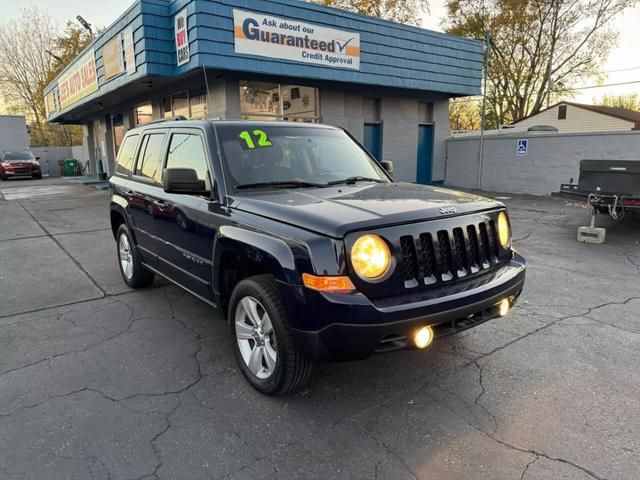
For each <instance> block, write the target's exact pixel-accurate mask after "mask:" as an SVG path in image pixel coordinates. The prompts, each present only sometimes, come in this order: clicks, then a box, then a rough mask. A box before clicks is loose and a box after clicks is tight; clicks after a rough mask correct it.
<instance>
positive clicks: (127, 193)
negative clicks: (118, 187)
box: [124, 190, 133, 197]
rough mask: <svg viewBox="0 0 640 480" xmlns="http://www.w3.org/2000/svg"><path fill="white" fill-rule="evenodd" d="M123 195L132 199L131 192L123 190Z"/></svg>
mask: <svg viewBox="0 0 640 480" xmlns="http://www.w3.org/2000/svg"><path fill="white" fill-rule="evenodd" d="M124 194H125V195H126V196H127V197H133V190H125V191H124Z"/></svg>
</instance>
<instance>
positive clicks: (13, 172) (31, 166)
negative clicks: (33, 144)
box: [0, 150, 42, 180]
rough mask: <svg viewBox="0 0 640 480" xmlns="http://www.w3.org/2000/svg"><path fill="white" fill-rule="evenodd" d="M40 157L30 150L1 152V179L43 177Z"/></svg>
mask: <svg viewBox="0 0 640 480" xmlns="http://www.w3.org/2000/svg"><path fill="white" fill-rule="evenodd" d="M38 160H39V157H34V156H33V153H31V152H30V151H29V150H22V151H17V152H2V153H1V154H0V180H8V179H9V178H23V177H31V178H42V170H41V169H40V162H38Z"/></svg>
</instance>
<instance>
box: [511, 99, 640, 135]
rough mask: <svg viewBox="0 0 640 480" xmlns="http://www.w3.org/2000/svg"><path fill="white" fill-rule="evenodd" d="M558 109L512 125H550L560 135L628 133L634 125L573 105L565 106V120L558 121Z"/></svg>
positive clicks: (554, 108)
mask: <svg viewBox="0 0 640 480" xmlns="http://www.w3.org/2000/svg"><path fill="white" fill-rule="evenodd" d="M559 108H560V105H556V106H555V107H553V108H550V109H549V110H545V111H543V112H540V113H538V114H536V115H533V116H532V117H529V118H525V119H524V120H521V121H520V122H516V123H514V125H517V126H519V127H527V128H528V127H531V126H534V125H551V126H552V127H556V128H557V129H558V130H559V131H560V133H580V132H616V131H628V130H631V129H632V128H633V127H634V125H635V123H634V122H630V121H628V120H622V119H619V118H615V117H611V116H609V115H604V114H602V113H597V112H593V111H591V110H587V109H585V108H580V107H576V106H573V105H567V118H566V120H558V109H559Z"/></svg>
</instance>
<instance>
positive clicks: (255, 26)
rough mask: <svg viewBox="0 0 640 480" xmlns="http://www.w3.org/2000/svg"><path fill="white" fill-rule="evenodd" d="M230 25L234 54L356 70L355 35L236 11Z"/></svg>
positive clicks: (356, 49) (358, 53) (357, 47)
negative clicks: (232, 29) (232, 31)
mask: <svg viewBox="0 0 640 480" xmlns="http://www.w3.org/2000/svg"><path fill="white" fill-rule="evenodd" d="M233 24H234V38H235V52H236V53H240V54H244V55H258V56H261V57H269V58H282V59H285V60H293V61H296V62H304V63H312V64H315V65H322V66H327V67H339V68H351V69H354V70H359V69H360V34H359V33H353V32H346V31H344V30H336V29H333V28H326V27H320V26H318V25H313V24H311V23H305V22H299V21H297V20H291V19H285V18H280V17H274V16H272V15H263V14H261V13H254V12H247V11H244V10H237V9H234V10H233ZM176 31H177V30H176Z"/></svg>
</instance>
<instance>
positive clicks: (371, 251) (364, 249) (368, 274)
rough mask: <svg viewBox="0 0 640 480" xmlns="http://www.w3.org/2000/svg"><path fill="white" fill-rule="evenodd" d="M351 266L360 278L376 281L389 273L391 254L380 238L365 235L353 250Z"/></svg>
mask: <svg viewBox="0 0 640 480" xmlns="http://www.w3.org/2000/svg"><path fill="white" fill-rule="evenodd" d="M351 264H352V265H353V269H354V270H355V272H356V273H357V274H358V276H359V277H361V278H363V279H364V280H375V279H376V278H380V277H382V276H383V275H384V274H385V273H387V272H388V271H389V267H390V266H391V252H390V251H389V247H388V246H387V244H386V243H385V241H384V240H382V238H380V237H379V236H377V235H371V234H367V235H363V236H361V237H360V238H358V240H356V242H355V243H354V244H353V247H352V248H351Z"/></svg>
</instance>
